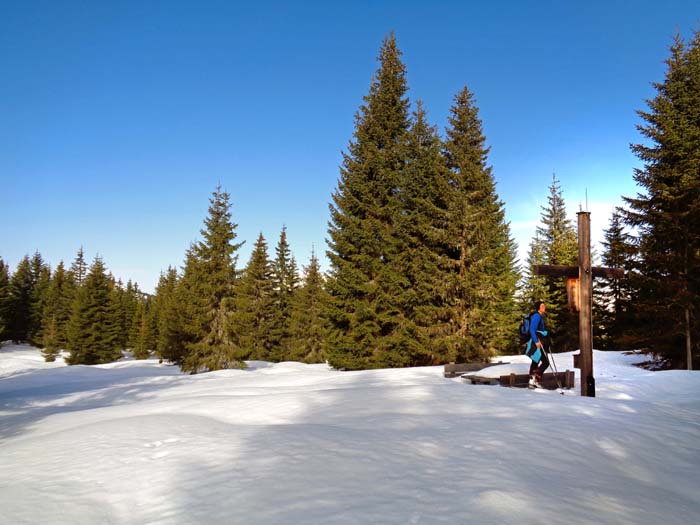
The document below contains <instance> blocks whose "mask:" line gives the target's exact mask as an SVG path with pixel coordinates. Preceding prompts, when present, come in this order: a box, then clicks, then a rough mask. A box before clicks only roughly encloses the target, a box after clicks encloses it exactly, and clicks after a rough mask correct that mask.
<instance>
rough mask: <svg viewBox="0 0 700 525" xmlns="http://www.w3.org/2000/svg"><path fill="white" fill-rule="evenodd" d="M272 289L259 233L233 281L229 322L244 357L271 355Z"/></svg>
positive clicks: (254, 357)
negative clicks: (232, 305)
mask: <svg viewBox="0 0 700 525" xmlns="http://www.w3.org/2000/svg"><path fill="white" fill-rule="evenodd" d="M273 291H274V290H273V283H272V265H271V262H270V260H269V256H268V253H267V242H266V241H265V237H263V234H262V233H260V235H259V236H258V240H257V241H256V243H255V246H254V248H253V252H252V253H251V255H250V261H249V262H248V265H247V266H246V267H245V269H244V271H243V275H242V276H241V279H240V280H239V281H238V283H237V284H236V304H235V309H234V314H233V316H232V318H231V325H230V326H231V331H232V332H233V334H234V336H235V341H236V347H237V348H238V351H239V354H240V355H241V356H244V358H246V359H260V360H268V359H270V357H271V352H272V345H273V340H272V338H271V335H270V333H271V325H272V318H273V316H274V303H273Z"/></svg>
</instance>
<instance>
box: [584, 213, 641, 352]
mask: <svg viewBox="0 0 700 525" xmlns="http://www.w3.org/2000/svg"><path fill="white" fill-rule="evenodd" d="M602 245H603V257H602V258H603V265H604V266H607V267H609V268H621V269H623V270H624V276H623V277H609V278H608V277H604V278H602V279H600V283H599V286H597V288H599V289H600V290H601V291H602V301H601V304H600V308H599V310H600V313H601V316H600V317H601V318H600V324H601V326H600V330H599V331H595V330H594V331H593V335H594V337H595V341H594V344H595V347H596V348H602V349H606V350H609V349H613V350H624V349H629V348H633V347H634V346H636V345H635V343H636V342H637V341H636V338H635V336H634V334H635V332H636V331H637V322H636V319H635V318H634V298H635V297H636V296H637V293H636V291H635V286H634V283H635V282H636V281H637V280H638V273H637V271H636V257H635V254H636V246H635V244H634V239H633V238H632V236H631V235H630V234H629V233H627V232H626V231H625V228H624V224H623V222H622V217H621V215H620V212H619V211H617V210H616V211H615V212H613V214H612V217H611V218H610V225H609V227H608V229H607V230H605V240H604V241H603V242H602Z"/></svg>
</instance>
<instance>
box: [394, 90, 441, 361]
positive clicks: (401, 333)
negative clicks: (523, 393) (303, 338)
mask: <svg viewBox="0 0 700 525" xmlns="http://www.w3.org/2000/svg"><path fill="white" fill-rule="evenodd" d="M441 144H442V142H441V141H440V138H439V136H438V133H437V129H436V128H435V127H434V126H431V125H430V124H428V122H427V119H426V113H425V111H424V109H423V105H422V103H421V102H420V101H418V103H417V108H416V111H415V112H414V113H413V118H412V120H411V127H410V129H409V132H408V134H407V136H406V157H405V166H404V168H403V170H402V179H401V185H400V191H399V193H398V199H397V201H398V202H397V209H398V213H397V214H396V216H395V219H394V230H395V234H394V237H395V239H394V243H395V245H396V254H395V256H394V257H393V258H392V260H391V261H389V263H388V264H389V265H390V266H391V272H388V273H390V274H391V275H393V276H394V279H393V280H392V282H393V284H394V285H395V286H394V287H393V289H392V291H391V292H392V293H393V294H394V295H395V299H394V304H395V305H396V307H397V308H396V311H395V315H396V317H397V320H398V323H397V329H396V330H395V331H394V334H393V335H391V336H390V339H389V340H392V339H393V341H394V342H395V343H394V347H395V350H394V351H393V352H391V353H387V354H386V357H388V359H387V358H384V359H381V361H380V362H381V364H382V365H386V366H418V365H428V364H435V363H440V362H447V361H449V360H452V359H453V355H454V352H452V350H453V349H454V348H453V347H454V345H450V340H451V337H452V335H453V323H452V307H451V304H450V296H449V290H448V289H447V288H446V287H445V282H446V281H448V280H449V273H450V271H451V267H450V265H449V264H447V262H448V261H449V257H447V251H448V248H446V244H447V241H446V239H447V236H448V231H447V226H448V202H447V193H448V190H449V186H448V183H449V171H448V169H447V167H446V166H445V163H444V162H443V158H442V155H441Z"/></svg>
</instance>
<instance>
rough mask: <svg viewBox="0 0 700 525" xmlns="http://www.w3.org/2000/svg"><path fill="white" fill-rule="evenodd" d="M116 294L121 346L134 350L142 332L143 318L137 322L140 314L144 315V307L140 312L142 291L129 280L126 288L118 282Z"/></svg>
mask: <svg viewBox="0 0 700 525" xmlns="http://www.w3.org/2000/svg"><path fill="white" fill-rule="evenodd" d="M115 292H116V300H117V304H118V305H119V317H118V318H119V327H120V329H121V331H120V334H119V345H120V346H121V347H123V348H134V346H135V345H136V340H137V339H138V337H139V333H140V331H141V320H142V317H143V315H141V318H139V319H138V320H135V318H136V315H137V314H138V313H140V314H143V307H142V310H141V312H138V309H139V303H141V302H142V301H143V296H142V294H141V290H139V285H138V284H137V283H133V282H131V279H129V281H127V283H126V287H124V285H123V284H122V282H121V280H119V281H117V285H116V287H115Z"/></svg>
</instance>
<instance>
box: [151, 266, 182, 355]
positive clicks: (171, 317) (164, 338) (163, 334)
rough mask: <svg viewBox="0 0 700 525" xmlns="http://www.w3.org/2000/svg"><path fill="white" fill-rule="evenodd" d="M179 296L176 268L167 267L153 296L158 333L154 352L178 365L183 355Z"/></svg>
mask: <svg viewBox="0 0 700 525" xmlns="http://www.w3.org/2000/svg"><path fill="white" fill-rule="evenodd" d="M179 297H180V294H179V293H178V275H177V270H176V269H175V268H172V267H169V268H168V271H167V272H166V273H164V274H161V276H160V280H159V281H158V286H157V288H156V295H155V298H154V308H155V309H156V311H157V334H158V335H157V339H156V353H157V354H158V356H159V357H160V358H161V359H165V360H168V361H171V362H173V363H175V364H178V365H180V364H182V361H183V359H184V356H185V347H184V341H183V334H182V320H181V318H180V311H181V308H180V305H179V302H178V300H179Z"/></svg>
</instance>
